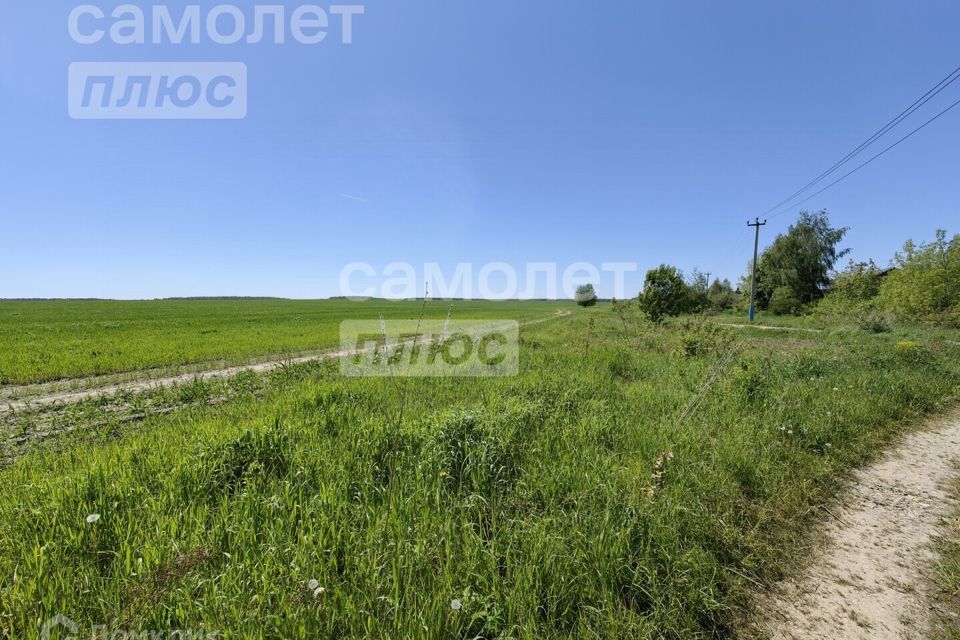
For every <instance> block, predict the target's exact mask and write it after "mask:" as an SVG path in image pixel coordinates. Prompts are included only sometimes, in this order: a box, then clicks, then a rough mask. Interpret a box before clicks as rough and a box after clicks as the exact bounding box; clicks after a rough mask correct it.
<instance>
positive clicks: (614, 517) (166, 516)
mask: <svg viewBox="0 0 960 640" xmlns="http://www.w3.org/2000/svg"><path fill="white" fill-rule="evenodd" d="M71 304H72V305H75V306H71V305H68V304H67V303H31V302H22V303H20V302H17V303H9V302H5V303H0V315H2V318H3V319H2V329H0V331H2V343H3V347H4V348H3V350H2V354H3V355H2V358H3V361H2V367H3V370H4V372H5V375H6V376H7V382H8V383H10V382H28V381H41V380H49V379H56V378H61V377H65V376H72V375H87V374H90V373H98V372H110V371H119V370H124V369H133V368H139V367H149V366H161V365H171V364H178V363H180V362H186V361H188V360H189V361H203V360H210V359H232V358H235V359H238V360H240V359H243V358H247V357H249V356H251V355H253V354H260V355H268V354H270V353H275V352H278V351H281V352H282V351H284V350H301V349H320V348H324V347H326V346H331V345H332V344H334V343H335V342H336V327H337V325H338V323H339V320H340V319H342V318H344V316H345V315H346V314H348V313H349V314H351V315H354V314H355V315H356V316H357V317H359V316H360V315H363V314H365V315H366V317H367V318H369V317H371V316H372V317H377V316H378V315H379V314H380V313H381V312H382V313H384V314H385V315H386V314H387V313H390V314H393V317H401V316H404V314H406V317H410V316H411V315H415V314H416V313H417V312H418V309H419V305H416V304H414V303H412V302H411V303H368V304H367V305H365V306H364V305H363V304H362V303H348V302H338V301H334V302H329V303H322V302H303V303H300V302H281V301H209V302H208V301H197V302H186V301H184V302H163V303H159V302H158V303H71ZM57 305H66V306H60V307H58V306H57ZM353 305H360V306H353ZM558 307H563V304H562V303H561V304H558V303H556V302H552V303H539V302H537V303H486V304H484V303H471V304H465V303H455V305H454V315H455V316H459V317H461V318H462V317H502V318H511V317H512V318H517V319H524V320H536V319H544V318H549V319H547V320H546V321H544V322H538V323H536V324H533V323H529V324H527V325H525V326H523V327H522V329H521V361H520V362H521V369H520V374H519V375H518V376H515V377H504V378H480V379H460V378H436V379H414V378H409V379H387V378H345V377H343V376H341V375H340V372H339V368H338V365H337V363H336V362H333V361H325V362H307V363H302V364H295V365H290V366H285V367H281V368H278V369H276V370H273V371H271V372H268V373H264V374H253V373H248V374H243V375H239V376H236V377H234V378H230V379H225V380H213V381H201V380H197V381H195V382H192V383H190V384H185V385H179V386H177V387H173V388H168V389H158V390H152V391H150V392H144V393H142V394H121V395H120V396H118V397H115V398H103V399H90V400H86V401H83V402H81V403H78V404H77V405H76V406H73V407H70V408H64V407H54V408H44V409H26V410H23V411H20V412H15V414H14V416H13V417H10V416H7V417H6V418H5V420H6V422H5V423H4V424H5V429H6V433H5V434H4V433H3V432H0V439H2V440H0V442H2V443H4V446H5V448H6V449H7V451H6V454H7V455H5V456H3V458H4V460H3V461H2V462H0V464H2V465H3V466H2V467H0V612H2V613H0V637H9V638H27V637H36V636H37V634H38V632H39V629H40V626H41V625H42V624H43V621H44V620H47V619H49V618H50V617H51V616H53V615H56V614H61V615H64V616H68V617H69V618H71V619H72V620H74V621H77V622H78V623H80V624H82V625H83V626H84V627H86V628H89V627H90V626H92V625H104V624H108V625H112V627H113V628H125V629H126V628H130V629H160V628H166V629H170V628H175V629H187V630H197V631H202V632H204V633H210V634H214V633H216V634H218V635H217V637H221V638H278V639H279V638H299V637H314V638H340V637H344V638H368V637H369V638H408V637H409V638H413V637H416V638H421V637H424V638H449V637H455V638H624V639H626V638H631V639H634V638H641V639H642V638H674V639H681V638H682V639H687V638H718V637H750V634H751V633H752V632H751V624H750V620H751V615H752V611H751V594H752V593H754V592H755V591H756V589H757V588H758V587H759V586H762V585H768V584H770V583H771V582H773V581H775V580H776V579H778V578H779V577H780V576H782V575H783V574H784V573H785V572H789V571H791V570H792V569H793V568H794V567H795V566H796V563H797V562H799V561H801V560H802V557H803V552H804V550H805V549H806V548H807V546H808V545H809V543H810V541H809V538H808V532H809V529H810V526H811V524H812V523H814V522H815V521H816V520H817V519H818V518H821V517H824V512H823V508H825V506H826V505H828V504H829V501H830V500H831V498H833V497H834V496H835V495H836V493H837V492H838V490H839V488H840V486H841V482H842V480H843V478H844V477H845V476H846V474H847V473H848V472H849V471H850V470H851V469H853V468H855V467H858V466H860V465H862V464H864V463H865V462H866V461H868V460H870V459H871V458H873V457H874V456H875V455H876V454H877V452H878V451H879V450H880V449H882V447H883V446H884V445H887V444H889V443H891V442H893V441H894V440H896V439H897V437H898V436H899V435H901V434H902V433H904V432H905V431H906V430H908V429H909V428H910V426H911V423H912V421H913V420H915V419H916V418H918V417H920V416H922V415H924V414H926V413H929V412H933V411H936V410H941V409H942V408H943V407H944V406H945V405H947V404H949V403H951V402H954V401H956V399H957V398H958V394H960V344H957V342H956V340H957V335H956V332H953V333H945V332H943V331H937V332H934V331H930V330H927V329H923V328H913V327H897V328H896V329H894V330H893V331H892V332H889V333H884V334H872V333H868V332H865V331H862V330H859V329H857V328H856V327H855V326H821V327H819V328H820V329H821V330H820V331H816V332H813V331H797V330H792V329H790V328H784V329H782V330H760V329H750V330H742V329H734V328H727V327H723V326H721V323H720V321H719V320H718V319H716V318H704V317H697V318H693V317H690V318H680V319H674V320H670V321H668V322H667V323H665V324H663V325H655V324H652V323H650V322H648V321H647V320H645V319H643V317H642V316H641V315H640V314H639V313H638V312H637V311H636V310H635V309H624V308H621V309H619V311H616V310H614V309H612V308H611V306H610V305H606V304H601V305H599V306H597V307H595V308H591V309H579V308H576V307H574V306H573V305H569V306H566V307H563V308H565V309H567V310H569V311H571V313H570V314H569V315H567V316H562V317H560V316H557V315H556V310H557V308H558ZM448 308H449V304H445V303H439V302H430V303H428V304H427V306H426V313H427V315H431V314H432V317H443V316H445V315H446V314H447V312H448ZM161 311H162V312H161ZM488 314H489V315H488ZM498 314H499V315H498ZM551 316H552V317H551ZM53 318H56V320H54V319H53ZM723 320H724V321H726V319H723ZM205 331H209V332H210V333H204V332H205ZM57 341H62V343H61V344H62V345H63V346H62V347H60V348H57V349H53V348H52V347H51V345H53V344H54V343H55V342H57ZM105 342H106V343H109V344H111V345H112V346H111V347H110V348H103V351H104V353H103V355H102V356H101V355H100V354H99V353H96V354H95V353H92V350H95V349H96V347H95V345H101V344H104V343H105ZM13 345H16V346H18V347H19V346H21V345H22V346H23V349H24V352H23V353H22V354H19V355H15V354H11V353H10V351H11V347H12V346H13ZM44 353H50V354H54V353H55V354H57V355H56V356H55V357H53V358H52V359H45V358H44V357H43V354H44ZM61 354H62V355H61ZM41 436H42V437H41ZM14 443H15V444H14Z"/></svg>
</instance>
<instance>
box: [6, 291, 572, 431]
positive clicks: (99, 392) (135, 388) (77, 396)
mask: <svg viewBox="0 0 960 640" xmlns="http://www.w3.org/2000/svg"><path fill="white" fill-rule="evenodd" d="M569 315H570V312H569V311H566V310H564V309H557V312H556V313H555V314H553V315H549V316H546V317H543V318H538V319H536V320H528V321H526V322H522V323H521V325H520V326H521V327H530V326H533V325H536V324H540V323H542V322H547V321H549V320H553V319H555V318H565V317H567V316H569ZM354 353H355V350H346V351H330V352H324V353H320V354H313V355H308V356H301V357H297V358H286V359H282V360H271V361H268V362H261V363H258V364H247V365H239V366H234V367H225V368H218V369H208V370H203V371H192V372H190V373H182V374H178V375H171V376H164V377H155V378H144V379H140V380H136V379H135V380H130V381H124V382H117V383H114V384H107V385H98V386H91V387H89V388H85V389H82V390H78V391H58V392H54V393H41V394H37V395H32V396H30V397H27V398H24V399H22V400H21V399H18V400H8V401H6V402H3V404H2V405H0V411H3V410H7V411H13V412H16V411H22V410H24V409H27V408H30V409H40V408H43V407H48V406H51V405H58V404H74V403H76V402H80V401H82V400H88V399H90V398H97V397H100V396H112V395H116V394H118V393H121V392H126V393H140V392H143V391H149V390H150V389H156V388H160V387H171V386H173V385H177V384H186V383H189V382H193V381H194V380H211V379H214V378H229V377H232V376H235V375H237V374H239V373H242V372H244V371H252V372H254V373H266V372H269V371H273V370H274V369H277V368H279V367H283V366H287V365H291V364H300V363H304V362H315V361H321V360H328V359H336V358H342V357H344V356H348V355H353V354H354Z"/></svg>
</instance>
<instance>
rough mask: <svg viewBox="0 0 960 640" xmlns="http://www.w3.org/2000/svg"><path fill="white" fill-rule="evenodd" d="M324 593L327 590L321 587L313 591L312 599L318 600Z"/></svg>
mask: <svg viewBox="0 0 960 640" xmlns="http://www.w3.org/2000/svg"><path fill="white" fill-rule="evenodd" d="M326 592H327V590H326V589H324V588H323V587H317V588H316V589H314V590H313V597H314V598H319V597H320V596H322V595H323V594H325V593H326Z"/></svg>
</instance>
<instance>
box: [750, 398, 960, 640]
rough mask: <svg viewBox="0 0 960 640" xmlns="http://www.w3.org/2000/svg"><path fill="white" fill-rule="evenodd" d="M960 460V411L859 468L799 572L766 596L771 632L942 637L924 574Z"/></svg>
mask: <svg viewBox="0 0 960 640" xmlns="http://www.w3.org/2000/svg"><path fill="white" fill-rule="evenodd" d="M958 461H960V413H956V412H954V413H953V414H951V415H950V416H948V417H946V418H940V419H938V420H936V421H935V422H934V423H933V424H932V425H931V428H930V429H929V430H926V431H920V432H917V433H913V434H911V435H909V436H907V437H906V438H905V439H904V440H903V442H902V443H901V444H900V445H899V446H897V447H896V448H895V449H894V450H892V451H891V452H890V453H889V454H888V455H886V456H885V457H884V459H883V460H881V461H880V462H878V463H877V464H874V465H873V466H871V467H868V468H866V469H863V470H861V471H859V472H858V473H857V474H856V475H855V477H854V479H853V482H852V484H851V486H850V489H849V491H848V493H847V495H846V497H845V499H844V500H843V506H842V507H841V508H838V509H834V510H833V514H834V517H833V518H832V519H831V520H830V521H829V522H828V523H826V525H825V527H826V530H825V531H824V534H825V535H824V543H823V547H822V548H821V549H820V550H819V552H818V555H817V557H815V558H814V560H813V562H812V564H811V565H810V566H809V567H808V569H807V570H806V571H805V572H804V574H803V575H801V576H799V577H796V578H793V579H791V580H787V581H785V582H783V583H781V584H780V585H778V586H777V588H776V589H775V592H774V593H773V594H771V595H769V596H767V597H765V598H764V599H763V600H764V602H763V603H762V605H761V610H762V611H763V612H764V613H765V614H766V617H767V621H766V624H765V625H764V626H765V627H766V630H767V631H769V632H770V634H771V637H772V638H774V639H776V640H787V639H789V640H819V639H823V640H827V639H829V640H860V639H863V640H867V639H869V640H887V639H890V640H893V639H898V640H899V639H903V638H917V639H922V638H930V637H940V636H939V634H938V632H937V631H935V630H933V629H932V625H933V624H934V621H933V620H932V619H931V618H932V616H931V614H930V610H929V606H930V602H931V600H930V590H931V585H930V583H929V580H928V579H927V578H926V577H925V574H926V573H927V572H929V570H930V565H931V563H932V562H933V560H934V559H935V553H934V550H933V547H932V544H933V542H934V540H935V538H936V536H937V535H938V526H939V523H940V522H941V519H942V518H943V517H944V516H946V515H948V514H949V513H950V512H951V511H952V510H954V509H955V508H956V504H955V503H954V501H953V500H952V499H951V497H950V493H949V484H950V482H951V481H953V480H954V479H955V478H956V477H957V475H958V472H957V467H956V464H957V462H958Z"/></svg>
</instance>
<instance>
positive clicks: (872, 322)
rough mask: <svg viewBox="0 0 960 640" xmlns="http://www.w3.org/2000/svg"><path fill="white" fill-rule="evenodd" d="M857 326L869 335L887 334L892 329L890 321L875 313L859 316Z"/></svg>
mask: <svg viewBox="0 0 960 640" xmlns="http://www.w3.org/2000/svg"><path fill="white" fill-rule="evenodd" d="M857 324H858V325H859V327H860V328H861V329H863V330H864V331H869V332H870V333H887V332H889V331H890V329H891V328H892V327H891V324H890V319H889V318H887V316H885V315H884V314H882V313H877V312H875V311H874V312H870V313H867V314H866V315H863V316H860V319H859V321H858V322H857Z"/></svg>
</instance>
